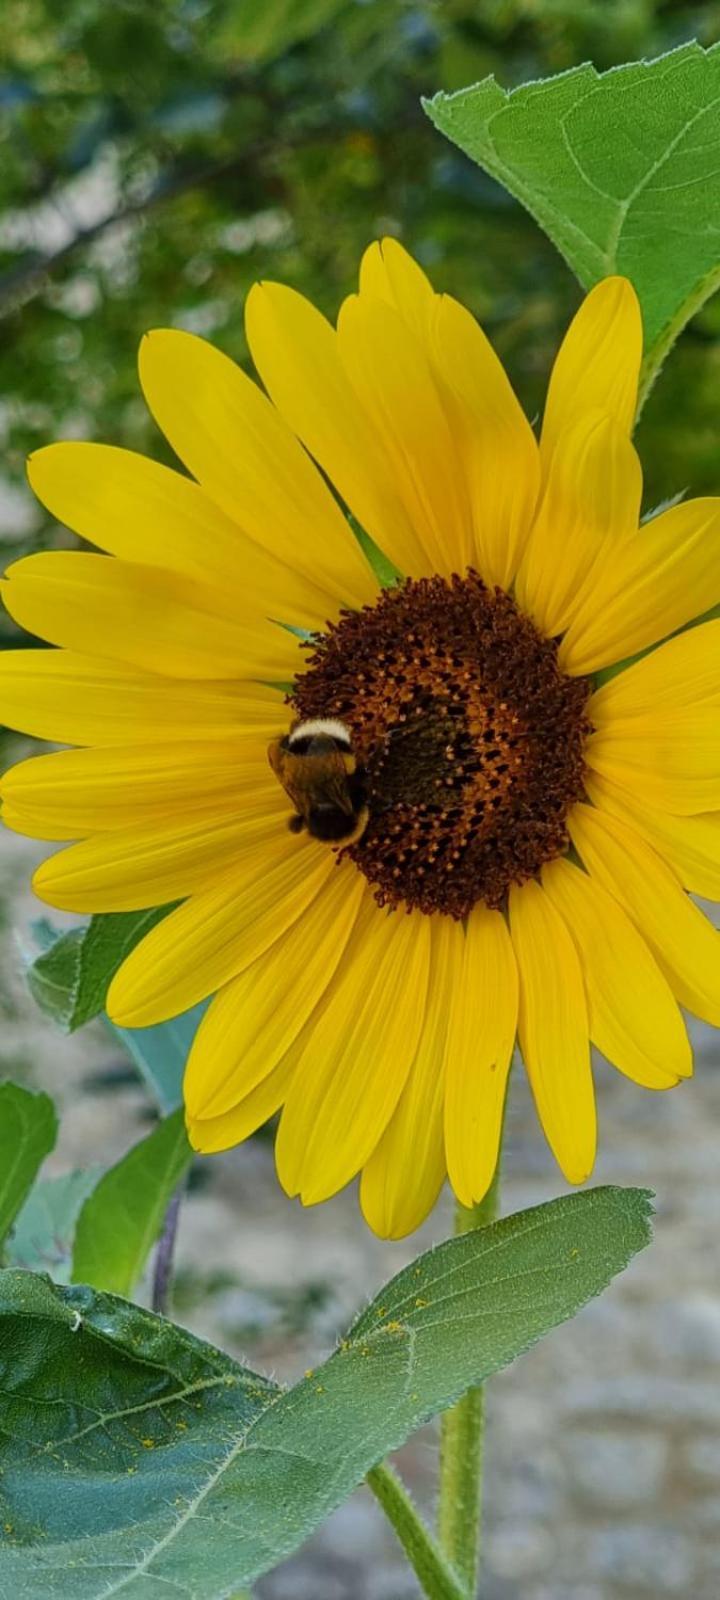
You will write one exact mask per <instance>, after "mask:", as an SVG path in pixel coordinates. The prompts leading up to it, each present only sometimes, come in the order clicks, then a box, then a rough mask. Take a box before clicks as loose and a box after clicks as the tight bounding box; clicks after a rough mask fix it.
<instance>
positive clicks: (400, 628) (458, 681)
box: [292, 571, 590, 917]
mask: <svg viewBox="0 0 720 1600" xmlns="http://www.w3.org/2000/svg"><path fill="white" fill-rule="evenodd" d="M307 648H308V649H309V650H310V651H311V655H310V659H309V665H308V669H307V671H306V672H304V673H302V674H301V675H300V676H299V678H298V680H297V684H296V687H295V692H294V695H293V698H292V704H293V707H294V709H295V711H296V713H297V715H298V716H299V717H302V718H306V717H339V718H340V719H341V720H342V721H343V722H345V723H346V724H347V726H348V728H349V729H350V731H351V733H352V736H353V742H354V747H355V751H356V754H357V757H358V760H359V761H360V762H361V763H362V764H363V765H364V767H365V769H366V773H367V784H368V804H369V810H370V820H369V822H368V826H367V828H366V831H365V833H364V835H363V837H362V839H361V840H360V841H359V843H358V844H355V845H353V846H351V847H350V848H349V849H348V850H347V851H346V852H344V854H347V855H349V856H351V857H352V860H353V861H354V862H355V863H356V865H357V866H358V867H359V868H360V870H361V871H362V872H364V874H365V876H366V878H368V880H369V881H370V883H371V884H373V885H374V886H375V889H376V898H377V900H378V902H379V904H380V905H392V906H394V905H397V904H399V903H400V902H404V903H405V905H406V906H408V907H417V908H419V909H420V910H421V911H426V912H432V911H441V912H445V913H446V914H448V915H449V916H452V917H464V916H466V915H467V913H468V912H469V911H470V910H471V909H472V907H473V906H474V905H476V904H477V902H478V901H483V902H484V903H485V905H487V906H499V905H501V904H502V903H503V901H504V900H505V897H506V895H507V891H508V889H509V887H510V885H511V884H512V883H524V882H525V880H526V879H528V878H533V877H536V876H537V874H538V873H539V871H540V868H541V867H542V866H543V865H544V863H545V862H547V861H552V860H553V858H554V857H555V856H558V855H561V854H562V853H563V852H564V851H565V850H567V848H568V843H569V839H568V833H567V828H566V817H567V814H568V811H569V810H570V808H571V806H572V805H573V804H574V802H575V801H576V800H579V799H581V798H582V795H583V792H584V785H583V778H584V770H585V769H584V761H583V747H584V743H585V739H586V737H587V735H588V733H589V732H590V724H589V722H588V720H587V717H586V714H585V708H586V704H587V699H588V694H589V684H588V682H587V680H586V679H582V678H568V677H566V676H565V675H564V674H563V673H561V672H560V670H559V668H558V662H557V648H556V645H555V643H554V641H553V640H551V639H544V638H542V637H541V635H540V634H539V633H538V631H537V629H536V627H535V626H534V624H533V623H532V622H531V621H530V618H529V617H526V616H524V615H523V614H522V612H520V611H519V610H518V607H517V606H516V605H515V602H514V601H513V600H512V599H511V598H510V597H509V595H507V594H505V592H504V591H503V590H502V589H494V590H492V589H488V588H486V586H485V584H484V583H483V582H482V579H481V578H480V577H478V575H477V573H476V572H473V571H469V572H468V573H467V576H466V577H464V578H460V577H457V576H453V577H452V578H451V579H449V580H446V579H445V578H440V577H436V578H422V579H420V580H417V581H416V580H414V579H408V580H407V581H406V582H405V583H403V584H402V585H401V586H399V587H397V588H394V589H387V590H385V591H384V592H383V593H382V595H381V596H380V598H379V599H378V601H377V603H376V604H375V605H374V606H365V607H364V608H363V609H362V610H361V611H348V612H343V613H342V615H341V617H340V619H339V621H338V622H337V623H335V624H332V625H329V627H328V631H327V633H325V634H319V635H317V636H315V637H314V638H313V639H312V640H311V641H309V643H308V646H307Z"/></svg>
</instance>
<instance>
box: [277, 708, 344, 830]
mask: <svg viewBox="0 0 720 1600" xmlns="http://www.w3.org/2000/svg"><path fill="white" fill-rule="evenodd" d="M268 760H269V762H270V766H271V767H272V770H273V772H274V773H275V776H276V778H277V779H278V781H279V782H280V783H281V784H282V787H283V789H284V790H285V793H286V795H287V796H288V798H289V799H290V800H292V803H293V805H294V807H295V816H294V817H291V818H290V822H289V824H288V826H289V827H290V829H291V830H292V832H293V833H300V831H301V830H302V829H303V828H307V831H308V833H309V834H311V835H312V837H313V839H322V840H324V841H325V842H326V843H328V844H333V845H348V844H355V843H356V841H357V840H358V839H359V838H361V836H362V834H363V833H364V831H365V828H366V827H367V822H368V808H367V804H366V783H365V774H364V771H363V769H362V767H361V766H359V765H358V763H357V760H356V758H355V755H354V753H353V747H352V739H351V736H350V732H349V729H348V728H346V727H345V724H344V722H337V721H335V720H334V719H333V718H330V717H328V718H324V717H320V718H317V719H316V720H314V721H311V722H297V723H296V724H295V726H294V728H291V729H290V732H289V733H286V734H284V735H283V737H282V738H281V739H273V741H272V744H270V745H268Z"/></svg>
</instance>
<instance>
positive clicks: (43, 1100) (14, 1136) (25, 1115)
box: [0, 1083, 57, 1245]
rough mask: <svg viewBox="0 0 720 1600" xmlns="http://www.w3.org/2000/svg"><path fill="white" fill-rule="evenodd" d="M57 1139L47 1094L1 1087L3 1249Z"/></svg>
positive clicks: (12, 1085)
mask: <svg viewBox="0 0 720 1600" xmlns="http://www.w3.org/2000/svg"><path fill="white" fill-rule="evenodd" d="M56 1138H57V1117H56V1115H55V1107H54V1106H53V1103H52V1100H51V1099H50V1098H49V1096H48V1095H46V1094H31V1092H30V1090H29V1089H23V1088H21V1087H20V1084H18V1083H2V1084H0V1245H2V1243H3V1240H4V1239H5V1238H6V1237H7V1234H8V1232H9V1230H10V1228H11V1227H12V1225H13V1222H14V1221H15V1218H16V1216H17V1214H18V1212H19V1210H20V1208H21V1206H22V1205H23V1204H24V1202H25V1200H26V1199H27V1196H28V1193H29V1191H30V1188H31V1185H32V1183H33V1180H34V1178H35V1175H36V1173H37V1171H38V1168H39V1167H40V1166H41V1165H42V1162H43V1161H44V1160H45V1157H46V1156H47V1155H49V1154H50V1151H51V1150H52V1148H53V1145H54V1143H55V1140H56Z"/></svg>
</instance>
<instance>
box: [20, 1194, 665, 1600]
mask: <svg viewBox="0 0 720 1600" xmlns="http://www.w3.org/2000/svg"><path fill="white" fill-rule="evenodd" d="M648 1213H649V1205H648V1196H647V1194H646V1193H645V1192H644V1191H641V1190H621V1189H594V1190H587V1191H585V1192H584V1193H581V1194H574V1195H571V1196H569V1197H567V1198H564V1199H561V1200H555V1201H552V1202H550V1204H548V1205H544V1206H538V1207H536V1208H534V1209H533V1210H531V1211H526V1212H521V1213H520V1214H519V1215H518V1216H515V1217H508V1218H506V1219H504V1220H503V1221H502V1222H499V1223H496V1224H494V1225H493V1226H492V1227H491V1228H487V1229H485V1230H483V1231H482V1232H478V1233H471V1234H466V1235H464V1236H463V1237H461V1238H456V1239H451V1240H449V1241H448V1242H447V1243H446V1244H443V1245H440V1246H439V1247H438V1248H437V1249H435V1250H431V1251H429V1252H428V1253H427V1254H426V1255H423V1256H420V1257H419V1259H418V1260H417V1261H415V1262H414V1263H413V1264H412V1265H411V1266H409V1267H407V1268H406V1269H405V1271H404V1272H401V1273H399V1274H398V1276H397V1277H396V1278H394V1279H393V1280H392V1281H391V1282H390V1283H389V1284H388V1285H387V1286H386V1287H385V1288H384V1289H383V1290H382V1292H381V1294H380V1296H379V1297H377V1298H376V1299H375V1300H374V1301H373V1302H372V1304H371V1305H370V1306H369V1307H368V1308H367V1310H366V1311H364V1312H363V1313H362V1315H361V1316H360V1317H359V1319H358V1320H357V1322H356V1323H355V1324H354V1326H353V1327H352V1328H351V1329H350V1332H349V1333H348V1335H347V1337H346V1338H345V1339H343V1340H342V1341H341V1343H340V1346H339V1348H338V1350H337V1351H336V1352H335V1354H334V1355H333V1356H331V1357H330V1359H329V1361H326V1362H325V1363H324V1365H323V1366H321V1367H318V1368H317V1370H316V1371H315V1372H314V1373H308V1374H306V1376H305V1378H304V1379H303V1381H302V1382H301V1383H298V1384H296V1385H295V1387H294V1388H292V1389H290V1390H289V1391H288V1392H285V1393H283V1392H280V1391H278V1390H276V1389H274V1388H273V1386H272V1385H270V1384H268V1383H267V1382H266V1381H265V1380H264V1379H263V1378H259V1377H258V1376H257V1375H256V1374H254V1373H251V1372H248V1371H246V1370H245V1369H242V1368H240V1367H237V1366H235V1365H234V1364H233V1363H232V1362H231V1361H229V1360H228V1358H226V1357H225V1356H223V1355H221V1354H220V1352H219V1351H215V1350H212V1349H210V1348H209V1347H208V1346H206V1345H201V1344H200V1343H199V1342H198V1341H197V1340H195V1339H192V1338H191V1336H190V1335H189V1334H187V1333H185V1332H183V1331H182V1330H181V1329H179V1328H174V1327H173V1326H172V1325H171V1324H170V1323H166V1322H164V1321H162V1320H158V1319H157V1318H154V1317H153V1316H152V1315H151V1314H150V1313H148V1312H143V1311H139V1310H137V1309H136V1308H134V1307H131V1306H128V1305H126V1304H125V1303H124V1302H122V1301H118V1300H115V1299H113V1298H112V1297H110V1296H106V1295H98V1294H96V1293H94V1292H93V1291H91V1290H89V1289H77V1288H71V1289H62V1288H57V1287H54V1286H52V1285H50V1284H49V1283H48V1282H47V1281H46V1280H44V1279H38V1278H32V1277H31V1276H30V1275H28V1274H19V1273H13V1272H7V1273H5V1274H4V1275H3V1277H4V1282H2V1281H1V1280H0V1320H1V1321H2V1328H1V1329H0V1429H2V1432H3V1434H4V1436H5V1443H4V1449H3V1471H2V1475H1V1476H0V1522H1V1523H2V1524H3V1525H4V1527H5V1530H6V1540H5V1544H4V1547H3V1548H1V1549H0V1592H2V1593H7V1594H12V1595H13V1597H14V1600H109V1597H110V1596H115V1595H118V1594H120V1593H121V1592H122V1594H123V1595H124V1596H126V1597H127V1600H166V1596H167V1595H168V1594H169V1593H170V1592H172V1594H173V1595H175V1596H177V1597H179V1600H229V1597H230V1596H231V1595H233V1594H234V1593H235V1591H236V1590H237V1589H238V1588H239V1587H240V1586H241V1585H243V1584H247V1583H249V1582H252V1581H253V1579H254V1578H256V1577H257V1576H259V1574H261V1573H262V1572H266V1571H267V1570H268V1569H269V1568H270V1567H272V1566H274V1565H275V1564H276V1563H277V1562H278V1561H279V1560H280V1559H281V1558H282V1557H283V1556H285V1555H287V1554H289V1553H290V1551H292V1550H294V1549H296V1548H297V1546H298V1545H299V1544H301V1543H302V1542H303V1540H304V1539H305V1538H306V1537H307V1536H308V1534H309V1533H311V1532H312V1530H313V1529H314V1528H316V1527H317V1526H318V1524H319V1523H320V1522H322V1520H323V1519H324V1517H325V1516H327V1514H328V1513H329V1512H330V1511H331V1510H332V1509H333V1507H335V1506H337V1505H338V1504H340V1502H341V1501H342V1500H344V1499H345V1498H346V1496H347V1495H348V1494H349V1493H350V1492H351V1490H352V1489H353V1488H354V1487H355V1485H356V1484H357V1483H359V1482H360V1480H361V1479H362V1478H363V1477H364V1475H365V1474H366V1473H367V1472H368V1471H369V1469H370V1468H371V1467H372V1466H374V1465H375V1464H376V1463H377V1462H378V1461H379V1460H380V1459H381V1458H382V1457H383V1456H384V1455H385V1454H386V1453H387V1451H388V1450H393V1449H395V1448H397V1447H398V1446H399V1445H401V1444H402V1443H403V1441H404V1440H405V1439H407V1438H408V1436H409V1435H410V1434H411V1433H412V1432H413V1431H414V1430H415V1429H416V1428H417V1427H419V1426H420V1424H421V1423H423V1422H425V1421H426V1420H427V1419H428V1418H429V1417H431V1416H433V1415H434V1414H435V1413H436V1412H438V1411H440V1410H442V1409H444V1408H445V1407H447V1406H448V1405H450V1404H452V1402H453V1401H454V1400H455V1399H456V1398H457V1397H458V1396H459V1395H460V1394H461V1393H462V1392H463V1391H464V1390H465V1389H467V1388H468V1387H470V1386H471V1385H473V1384H476V1383H478V1382H481V1381H482V1380H483V1379H485V1378H487V1377H488V1376H489V1375H490V1374H491V1373H492V1372H495V1371H497V1370H498V1368H500V1367H502V1366H505V1365H506V1364H507V1363H508V1362H509V1361H512V1360H513V1359H514V1357H515V1356H517V1355H519V1354H520V1353H521V1352H522V1351H523V1350H526V1349H527V1348H528V1346H529V1345H531V1344H532V1343H533V1342H534V1341H535V1340H536V1339H538V1338H540V1337H541V1336H542V1334H544V1333H546V1332H547V1331H548V1330H549V1329H550V1328H552V1327H554V1326H556V1325H557V1323H559V1322H562V1321H563V1320H564V1319H565V1318H567V1317H570V1316H572V1315H573V1314H574V1312H576V1311H577V1310H578V1309H579V1307H580V1306H581V1305H583V1304H585V1302H586V1301H587V1300H589V1299H591V1297H592V1296H593V1295H596V1294H598V1293H599V1292H600V1291H601V1290H602V1289H603V1288H604V1287H605V1286H606V1285H607V1284H608V1283H609V1281H610V1279H611V1278H612V1277H613V1276H614V1274H615V1273H617V1272H620V1271H621V1270H622V1268H623V1267H625V1266H626V1265H627V1263H628V1261H629V1260H630V1258H631V1256H632V1255H633V1254H634V1253H635V1252H636V1251H637V1250H640V1249H642V1247H643V1246H644V1245H645V1244H646V1243H647V1241H648V1238H649V1223H648Z"/></svg>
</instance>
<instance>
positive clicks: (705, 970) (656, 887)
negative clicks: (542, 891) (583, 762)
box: [569, 805, 720, 1027]
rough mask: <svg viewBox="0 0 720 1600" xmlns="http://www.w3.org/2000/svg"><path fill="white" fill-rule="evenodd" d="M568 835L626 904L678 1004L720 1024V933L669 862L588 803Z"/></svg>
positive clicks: (593, 870)
mask: <svg viewBox="0 0 720 1600" xmlns="http://www.w3.org/2000/svg"><path fill="white" fill-rule="evenodd" d="M569 828H570V835H571V838H572V841H573V844H574V845H575V848H576V850H577V852H578V854H579V855H580V856H581V857H582V860H583V861H584V863H585V866H586V867H587V869H588V872H590V873H592V875H593V877H595V878H597V879H598V881H599V882H600V883H601V884H603V886H604V887H605V888H606V889H608V890H609V891H610V893H611V894H612V895H614V897H615V899H616V900H619V901H620V903H621V905H624V907H625V909H626V911H627V912H629V915H630V916H631V918H632V920H633V922H634V923H635V925H636V927H637V928H639V930H640V932H641V934H642V935H643V937H644V938H645V939H646V940H647V942H648V944H649V945H650V948H651V950H652V951H653V953H654V954H655V956H656V958H657V961H658V965H659V966H660V968H661V970H662V971H663V972H664V973H665V976H666V978H667V979H668V982H669V984H670V987H671V989H672V991H673V994H674V995H675V997H676V999H677V1000H679V1001H680V1004H681V1005H683V1006H687V1007H688V1010H689V1011H694V1012H695V1013H696V1014H697V1016H699V1017H703V1018H704V1020H705V1021H706V1022H711V1023H712V1024H713V1025H714V1026H715V1027H717V1026H718V1025H719V1024H720V935H718V933H717V931H716V929H715V928H713V927H712V926H711V924H710V923H709V922H708V920H707V917H704V916H703V914H702V912H701V911H698V908H697V906H695V905H693V902H692V900H690V899H688V896H687V895H686V894H685V892H684V890H683V889H682V887H681V885H680V882H679V880H678V879H677V878H676V876H675V874H674V872H673V871H672V870H671V868H670V867H668V866H666V864H665V862H664V861H662V860H661V859H660V857H659V856H658V855H656V853H655V851H654V850H653V849H651V847H650V845H649V844H646V842H645V840H644V839H642V838H641V837H640V834H639V833H636V832H635V831H634V830H633V829H632V828H628V827H627V826H626V824H625V823H623V822H620V821H619V819H618V818H616V817H611V816H609V815H608V813H607V812H604V811H596V810H595V809H594V807H592V806H585V805H579V806H575V807H574V808H573V810H572V812H571V814H570V817H569Z"/></svg>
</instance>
